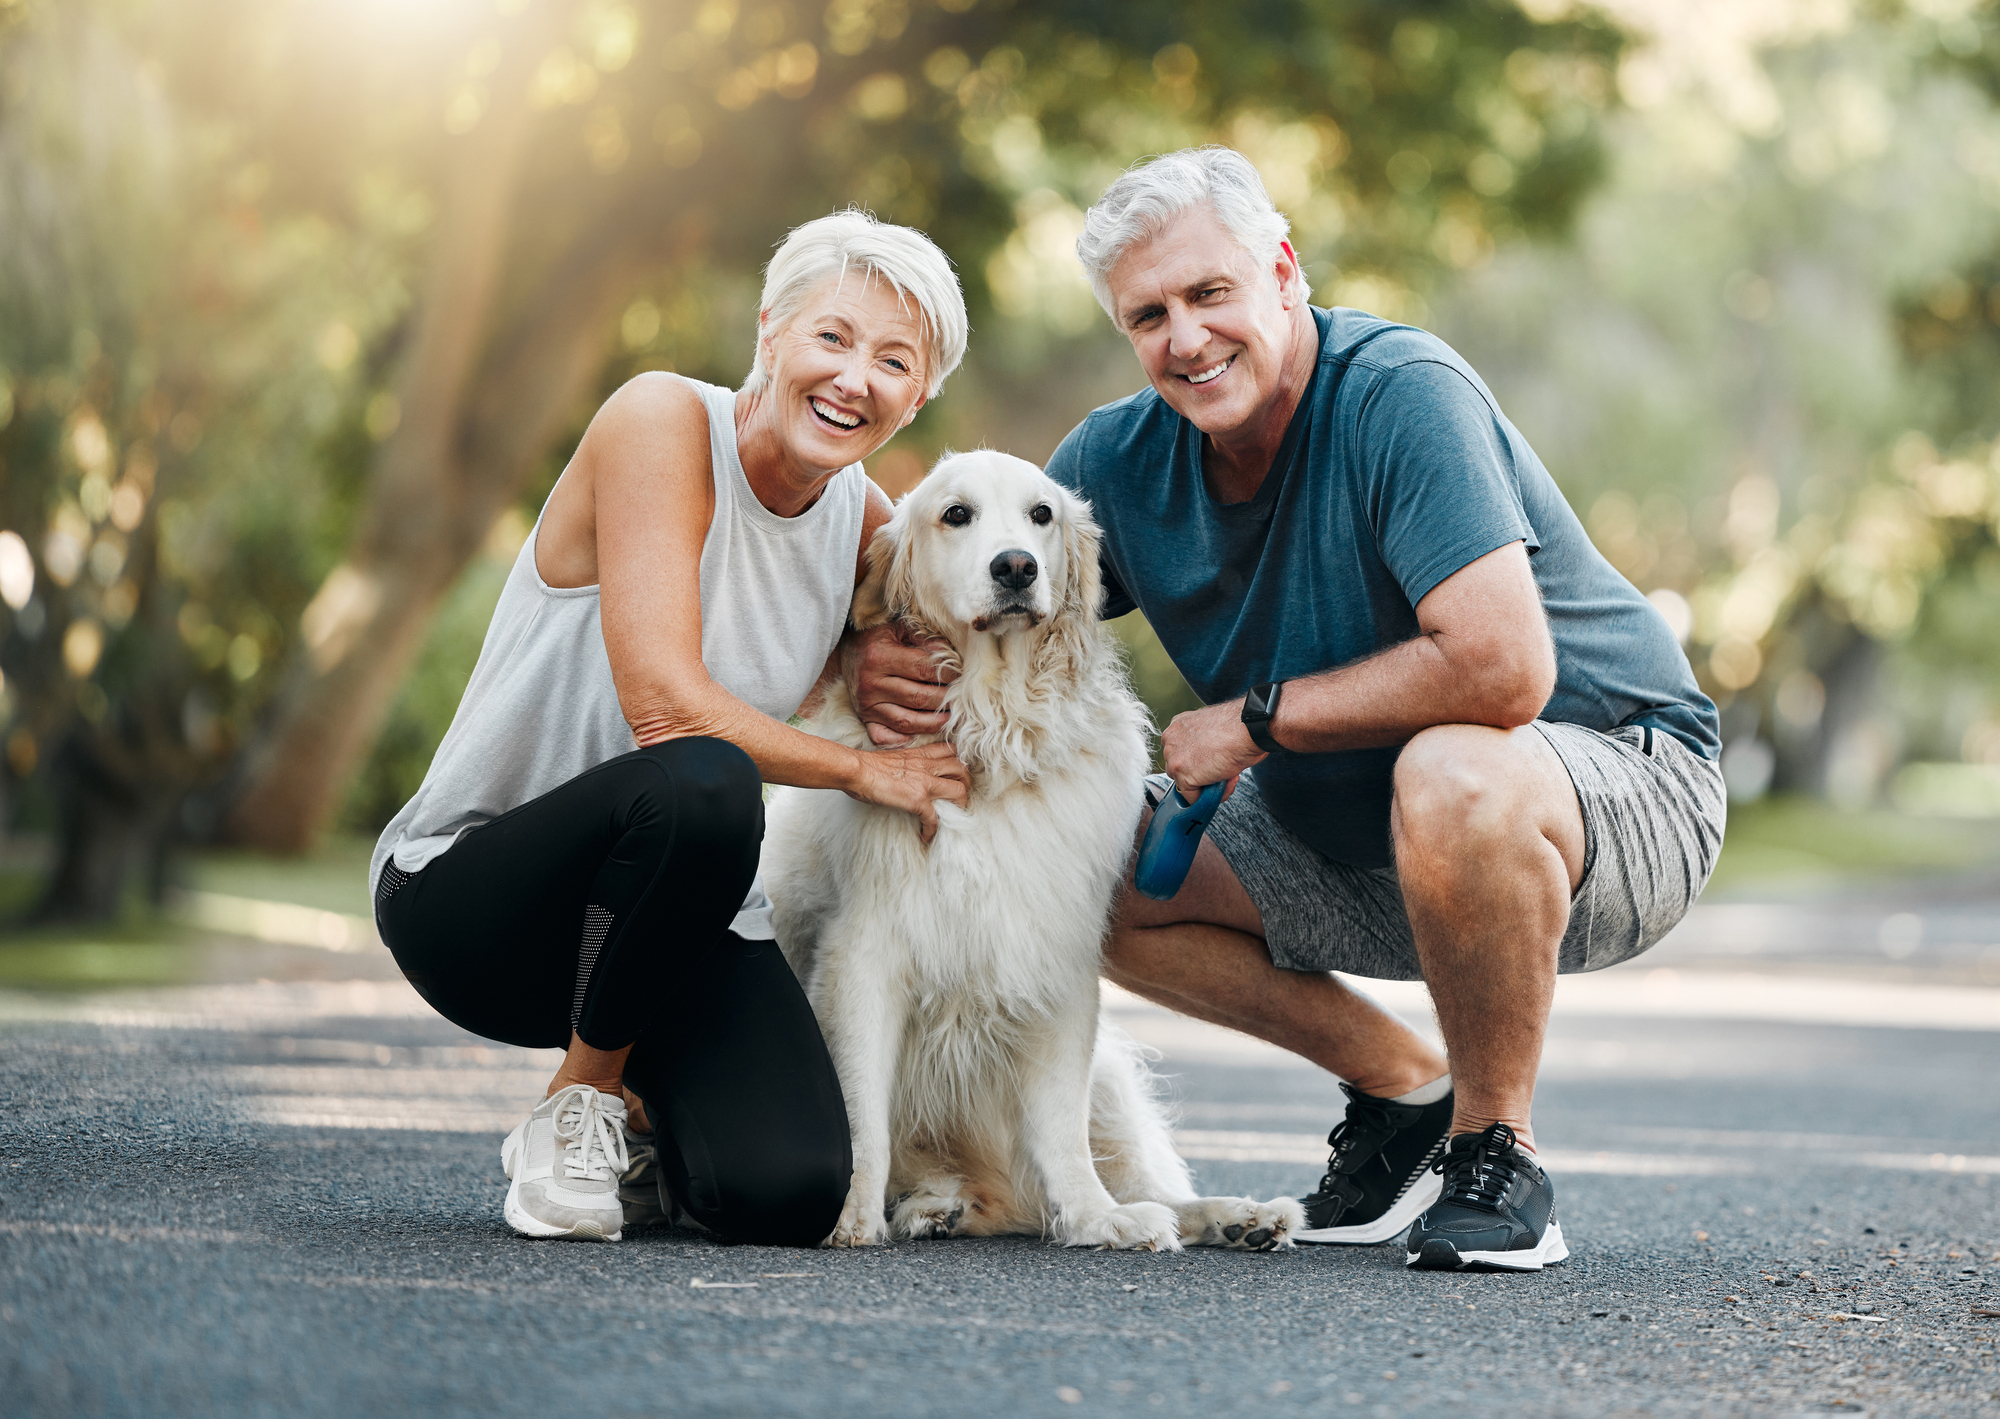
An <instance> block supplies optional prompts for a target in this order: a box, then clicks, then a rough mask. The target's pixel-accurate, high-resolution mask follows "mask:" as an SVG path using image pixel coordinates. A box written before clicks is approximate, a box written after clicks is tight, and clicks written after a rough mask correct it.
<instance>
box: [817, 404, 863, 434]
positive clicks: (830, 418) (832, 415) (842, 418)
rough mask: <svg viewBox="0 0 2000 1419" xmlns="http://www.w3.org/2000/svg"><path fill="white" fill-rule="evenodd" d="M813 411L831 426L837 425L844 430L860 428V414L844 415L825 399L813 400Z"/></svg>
mask: <svg viewBox="0 0 2000 1419" xmlns="http://www.w3.org/2000/svg"><path fill="white" fill-rule="evenodd" d="M812 409H813V413H815V414H817V415H819V416H820V417H821V418H822V419H824V420H826V421H827V422H828V423H829V424H834V425H837V426H839V427H840V428H843V429H852V428H858V427H860V424H861V416H860V415H859V414H843V413H841V412H840V410H838V409H836V408H834V407H833V406H832V405H831V404H828V403H827V402H826V401H825V400H823V399H815V400H813V401H812Z"/></svg>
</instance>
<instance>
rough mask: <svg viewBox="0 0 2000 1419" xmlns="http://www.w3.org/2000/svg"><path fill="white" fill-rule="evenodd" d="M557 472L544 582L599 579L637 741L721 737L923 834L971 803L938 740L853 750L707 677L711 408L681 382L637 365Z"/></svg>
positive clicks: (779, 775) (542, 552) (767, 768)
mask: <svg viewBox="0 0 2000 1419" xmlns="http://www.w3.org/2000/svg"><path fill="white" fill-rule="evenodd" d="M562 482H563V486H561V487H560V488H558V490H557V492H556V494H555V495H554V496H553V497H551V499H550V503H549V514H548V517H547V518H546V519H545V521H544V523H543V543H542V545H539V546H538V548H537V557H536V561H537V565H538V567H539V568H540V569H541V571H542V577H543V580H545V581H547V582H548V583H549V584H550V585H552V586H562V585H569V586H586V585H589V584H590V580H589V578H591V577H593V576H594V578H595V580H596V583H597V585H598V587H599V595H600V599H601V604H602V618H603V626H604V647H605V651H606V652H607V654H608V655H609V657H610V660H611V678H612V681H613V683H614V684H615V685H616V686H617V689H618V702H619V705H620V707H621V708H622V709H623V710H624V712H625V719H626V722H627V723H629V724H630V725H631V726H632V733H633V736H634V737H635V738H636V739H637V740H638V742H639V743H640V744H641V745H642V746H643V745H648V744H658V743H662V742H664V741H666V740H669V739H683V738H690V737H693V736H697V735H702V736H707V737H709V738H714V739H726V740H728V741H729V742H730V743H732V744H734V745H736V746H737V747H738V748H740V749H742V750H743V751H744V752H745V753H747V754H748V755H749V756H750V757H751V759H752V760H753V761H755V763H756V765H757V769H758V772H759V773H760V774H761V775H762V776H763V778H764V781H765V782H767V783H779V784H796V785H798V786H800V787H804V788H838V789H841V790H843V791H845V792H847V793H850V794H852V795H854V796H855V797H857V798H861V799H865V800H866V801H868V802H872V803H880V804H883V805H884V806H888V807H894V808H900V809H903V810H904V811H905V812H910V813H914V814H916V815H917V816H918V817H919V818H920V819H921V820H922V822H923V830H924V836H925V837H926V838H928V837H929V836H930V833H931V831H932V830H934V828H935V826H936V821H937V814H936V809H935V806H934V803H935V800H936V799H938V798H945V799H949V800H952V801H956V802H959V803H963V802H964V801H965V794H966V786H965V770H964V768H963V767H962V766H961V765H960V764H959V763H958V761H957V759H956V758H955V757H954V756H952V755H951V753H950V751H949V750H948V749H944V746H941V745H933V746H929V752H925V751H919V750H905V751H900V752H897V753H893V754H882V753H875V754H861V753H858V752H856V751H855V750H853V749H849V748H847V747H846V746H844V745H840V744H834V743H832V742H830V741H828V740H824V739H819V738H815V737H814V736H812V735H810V734H804V733H801V732H800V731H798V730H796V729H793V728H791V727H790V726H789V725H785V724H780V723H779V722H778V721H777V720H774V719H772V718H771V717H770V716H769V715H766V714H763V713H761V712H760V711H758V710H755V709H753V708H751V707H750V706H749V705H746V704H744V703H743V702H742V701H741V700H739V699H737V698H736V697H735V696H734V695H732V694H730V693H729V691H727V690H726V689H724V688H723V687H722V686H720V685H718V684H717V683H716V682H715V681H714V680H713V679H711V678H710V676H709V674H708V670H707V667H706V666H704V665H703V663H702V659H701V549H702V544H703V541H704V540H705V538H706V537H707V533H708V525H709V522H710V520H711V519H712V517H713V516H714V486H713V482H712V475H711V471H710V462H709V433H708V412H707V409H706V407H705V406H704V405H703V404H702V401H701V399H700V396H698V395H697V394H696V393H695V392H694V391H693V390H692V389H690V388H689V387H688V386H687V384H686V383H685V382H684V381H682V380H681V379H679V378H678V377H677V376H673V375H662V374H654V375H642V376H640V377H639V378H637V379H635V380H633V381H631V382H630V383H628V384H626V385H625V386H624V387H623V388H622V389H620V390H619V391H618V392H617V393H615V394H613V395H612V396H611V398H610V399H608V400H606V401H605V404H604V407H603V408H602V409H600V410H599V411H598V413H597V417H596V418H595V419H593V420H592V421H591V424H590V428H589V429H588V430H586V431H585V433H584V437H583V442H582V444H581V445H579V447H578V448H577V452H576V456H575V458H573V459H572V460H571V462H570V466H569V468H568V469H567V470H566V471H565V472H564V474H563V480H562ZM885 501H886V500H885ZM876 525H879V523H878V524H876ZM867 530H868V531H869V532H872V530H873V529H872V527H870V528H868V529H867ZM939 749H944V752H942V753H938V752H936V751H937V750H939Z"/></svg>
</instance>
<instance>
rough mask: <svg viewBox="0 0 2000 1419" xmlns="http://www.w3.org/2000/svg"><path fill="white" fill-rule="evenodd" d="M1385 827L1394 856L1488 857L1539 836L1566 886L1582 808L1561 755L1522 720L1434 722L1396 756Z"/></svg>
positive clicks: (1578, 855) (1577, 855)
mask: <svg viewBox="0 0 2000 1419" xmlns="http://www.w3.org/2000/svg"><path fill="white" fill-rule="evenodd" d="M1389 825H1390V834H1391V837H1392V838H1393V840H1394V843H1395V850H1396V855H1397V860H1398V861H1399V862H1403V861H1406V860H1408V858H1409V857H1411V856H1412V855H1418V856H1422V857H1424V858H1425V859H1427V860H1430V861H1432V862H1438V863H1442V862H1448V861H1451V860H1453V859H1458V858H1465V859H1468V860H1481V861H1490V860H1491V858H1492V856H1493V854H1495V853H1504V852H1505V851H1506V850H1507V849H1509V848H1510V847H1513V848H1521V849H1535V848H1537V847H1538V845H1539V844H1540V843H1541V842H1544V841H1545V842H1547V843H1548V844H1550V845H1552V846H1553V847H1554V849H1555V850H1556V852H1557V853H1558V854H1559V855H1560V856H1561V857H1562V859H1563V861H1564V865H1565V866H1566V867H1567V868H1568V870H1569V876H1570V879H1571V886H1572V887H1574V886H1575V883H1576V880H1577V878H1578V877H1579V876H1580V875H1581V872H1582V864H1583V848H1584V838H1583V817H1582V810H1581V808H1580V807H1579V806H1578V804H1577V801H1576V793H1575V790H1574V789H1573V788H1572V787H1571V785H1570V782H1569V773H1568V770H1567V769H1565V768H1564V767H1563V764H1562V760H1561V759H1560V758H1559V757H1557V755H1556V753H1555V751H1554V750H1553V749H1551V748H1550V747H1549V746H1548V741H1547V740H1545V739H1543V738H1542V736H1541V734H1540V733H1539V732H1538V731H1537V730H1535V729H1534V728H1532V727H1531V726H1523V727H1521V728H1519V729H1512V730H1505V729H1494V728H1490V727H1488V726H1486V725H1477V724H1444V725H1438V726H1435V727H1434V728H1431V729H1426V730H1424V731H1423V732H1422V733H1421V734H1418V735H1417V736H1415V737H1414V738H1413V739H1411V740H1410V742H1409V743H1408V744H1407V745H1405V746H1404V748H1403V752H1402V754H1401V755H1400V756H1399V757H1398V759H1397V761H1396V772H1395V791H1394V797H1393V799H1392V802H1391V806H1390V816H1389Z"/></svg>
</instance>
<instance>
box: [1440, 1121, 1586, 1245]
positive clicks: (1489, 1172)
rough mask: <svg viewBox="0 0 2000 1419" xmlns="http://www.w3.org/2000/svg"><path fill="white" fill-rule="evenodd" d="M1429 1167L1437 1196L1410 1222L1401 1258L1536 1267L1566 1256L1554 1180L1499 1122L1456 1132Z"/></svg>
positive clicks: (1511, 1132)
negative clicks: (1439, 1182)
mask: <svg viewBox="0 0 2000 1419" xmlns="http://www.w3.org/2000/svg"><path fill="white" fill-rule="evenodd" d="M1437 1169H1438V1171H1439V1172H1441V1173H1442V1174H1444V1196H1442V1197H1440V1198H1439V1199H1438V1200H1437V1201H1436V1202H1434V1203H1432V1204H1431V1206H1430V1207H1429V1208H1427V1209H1426V1210H1425V1212H1424V1215H1423V1216H1421V1217H1419V1218H1417V1221H1416V1225H1415V1226H1413V1227H1411V1228H1410V1239H1409V1242H1408V1243H1407V1249H1408V1255H1407V1256H1405V1258H1404V1260H1405V1261H1407V1262H1408V1263H1409V1264H1410V1265H1411V1266H1419V1267H1423V1268H1425V1269H1426V1270H1431V1271H1456V1270H1458V1269H1459V1268H1460V1267H1462V1266H1481V1267H1492V1268H1494V1269H1496V1270H1500V1271H1540V1270H1541V1269H1542V1268H1543V1267H1545V1266H1554V1265H1555V1264H1556V1263H1557V1262H1559V1261H1562V1260H1563V1259H1565V1258H1566V1257H1568V1255H1569V1248H1568V1247H1566V1246H1564V1245H1563V1229H1562V1225H1561V1224H1560V1223H1559V1222H1557V1221H1556V1190H1555V1186H1554V1184H1552V1183H1550V1181H1549V1177H1548V1174H1547V1173H1545V1172H1543V1171H1542V1170H1541V1167H1540V1165H1538V1164H1537V1163H1536V1162H1535V1159H1534V1155H1533V1154H1531V1153H1529V1152H1527V1151H1526V1150H1524V1149H1521V1148H1518V1147H1516V1146H1515V1143H1514V1130H1513V1129H1511V1128H1509V1127H1508V1126H1507V1125H1506V1124H1504V1123H1496V1124H1491V1125H1489V1126H1488V1127H1487V1129H1486V1131H1485V1132H1484V1133H1461V1134H1459V1135H1458V1136H1457V1137H1455V1138H1453V1139H1452V1140H1451V1146H1450V1147H1449V1148H1447V1149H1445V1153H1444V1157H1442V1158H1440V1159H1439V1160H1438V1162H1437Z"/></svg>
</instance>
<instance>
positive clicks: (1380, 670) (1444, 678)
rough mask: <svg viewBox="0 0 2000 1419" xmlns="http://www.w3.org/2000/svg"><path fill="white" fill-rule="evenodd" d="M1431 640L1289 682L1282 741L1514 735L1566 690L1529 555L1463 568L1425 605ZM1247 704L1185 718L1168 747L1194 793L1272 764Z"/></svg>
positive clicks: (1165, 739)
mask: <svg viewBox="0 0 2000 1419" xmlns="http://www.w3.org/2000/svg"><path fill="white" fill-rule="evenodd" d="M1417 624H1418V626H1419V627H1420V634H1418V635H1417V636H1416V637H1415V638H1413V639H1411V640H1407V641H1404V642H1403V643H1402V644H1401V645H1397V646H1391V647H1390V648H1389V649H1387V650H1385V651H1382V652H1380V653H1378V654H1376V655H1372V656H1370V657H1368V658H1367V659H1366V660H1360V661H1356V662H1355V663H1354V664H1352V665H1344V666H1341V667H1340V668H1339V669H1336V670H1326V671H1322V672H1320V673H1319V674H1317V675H1307V676H1302V677H1300V678H1298V679H1296V680H1288V681H1286V682H1285V690H1284V694H1283V695H1282V696H1280V697H1279V701H1278V712H1277V714H1276V715H1275V716H1274V717H1273V718H1272V720H1271V735H1272V737H1273V738H1275V739H1276V740H1277V741H1278V743H1280V744H1282V745H1283V746H1284V747H1285V748H1287V749H1291V750H1294V751H1296V752H1299V753H1306V754H1323V753H1332V752H1335V751H1338V750H1344V749H1374V748H1381V747H1384V746H1388V745H1393V744H1403V743H1406V742H1408V741H1409V740H1410V739H1411V738H1413V737H1414V736H1415V735H1417V734H1418V733H1420V732H1422V731H1423V730H1425V729H1429V728H1430V727H1431V726H1432V725H1437V724H1490V725H1493V726H1495V727H1497V728H1501V729H1512V728H1515V727H1517V726H1519V725H1523V724H1526V723H1528V722H1529V721H1530V720H1532V719H1533V718H1534V717H1535V716H1536V715H1537V714H1539V713H1540V712H1541V709H1542V706H1543V705H1545V704H1547V703H1548V698H1549V695H1550V693H1551V692H1552V691H1553V690H1554V688H1555V677H1556V656H1555V642H1554V640H1553V638H1552V637H1551V636H1550V635H1549V627H1548V618H1547V617H1546V616H1545V615H1544V614H1543V611H1542V601H1541V594H1540V592H1539V591H1538V590H1537V588H1536V586H1535V578H1534V573H1533V572H1532V571H1531V570H1530V569H1529V566H1528V553H1527V548H1526V546H1525V544H1523V543H1520V542H1513V543H1509V544H1508V545H1507V546H1505V547H1502V548H1499V549H1498V550H1497V551H1493V552H1489V553H1487V555H1485V556H1484V557H1481V558H1479V560H1477V561H1475V562H1472V563H1470V564H1469V565H1467V566H1464V567H1462V568H1460V569H1459V570H1458V571H1456V572H1454V573H1452V575H1450V576H1448V577H1446V578H1445V579H1444V580H1443V581H1441V582H1439V583H1438V584H1437V586H1436V587H1434V588H1433V589H1432V590H1431V592H1430V594H1429V595H1427V596H1425V597H1424V599H1423V600H1422V601H1421V602H1419V603H1418V605H1417ZM1242 713H1243V702H1242V700H1240V699H1238V700H1232V701H1230V702H1228V703H1227V704H1218V705H1210V706H1208V707H1207V708H1205V709H1199V710H1193V711H1191V712H1189V713H1187V714H1183V715H1177V716H1176V717H1175V719H1174V722H1173V723H1172V724H1170V725H1168V726H1167V730H1166V733H1165V734H1164V735H1162V736H1161V748H1162V751H1163V753H1164V755H1165V758H1166V765H1167V772H1169V773H1171V774H1172V775H1173V776H1174V778H1175V780H1176V782H1178V783H1179V784H1180V785H1181V786H1182V787H1183V788H1184V789H1191V788H1197V787H1200V786H1201V785H1203V784H1210V783H1217V782H1221V781H1223V780H1227V779H1233V778H1235V777H1236V775H1238V774H1240V773H1242V772H1243V770H1244V769H1247V768H1249V767H1251V766H1252V765H1254V764H1256V763H1258V762H1259V761H1261V760H1262V759H1263V758H1264V757H1265V755H1264V754H1263V752H1262V751H1260V750H1259V749H1258V748H1257V746H1256V745H1255V744H1254V743H1252V742H1251V739H1250V735H1249V732H1248V731H1247V730H1245V729H1244V728H1243V724H1242V719H1241V716H1242Z"/></svg>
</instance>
